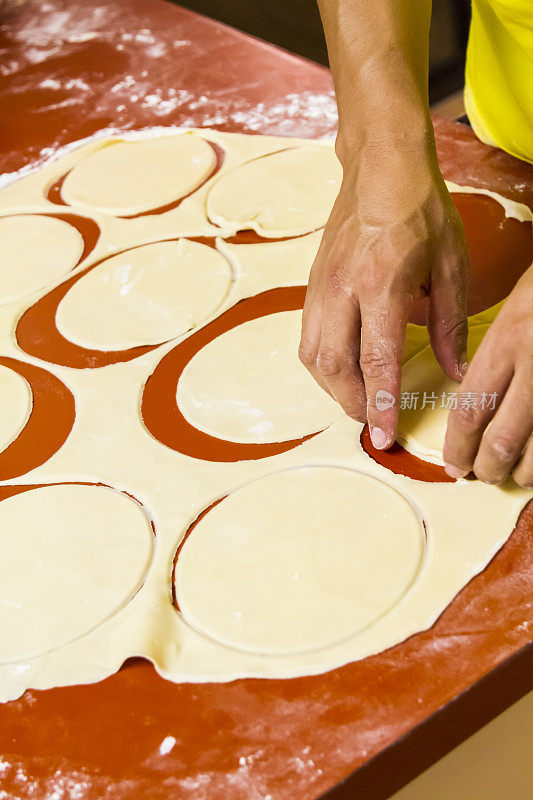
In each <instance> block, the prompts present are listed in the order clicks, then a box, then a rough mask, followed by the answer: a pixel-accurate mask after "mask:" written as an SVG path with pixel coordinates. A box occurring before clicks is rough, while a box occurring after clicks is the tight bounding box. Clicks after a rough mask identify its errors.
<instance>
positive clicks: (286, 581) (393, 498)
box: [175, 467, 424, 655]
mask: <svg viewBox="0 0 533 800" xmlns="http://www.w3.org/2000/svg"><path fill="white" fill-rule="evenodd" d="M423 552H424V534H423V528H422V525H421V523H420V519H419V518H418V516H417V514H416V512H415V510H414V508H413V507H412V506H411V505H410V503H409V502H408V501H407V500H406V499H405V498H404V497H403V496H402V495H401V494H400V493H399V492H397V491H395V490H394V489H392V488H391V487H390V486H387V484H385V483H383V482H382V481H380V480H377V479H376V478H373V477H370V476H369V475H365V474H364V473H361V472H355V471H351V470H344V469H338V468H335V467H312V468H304V469H295V470H289V471H285V472H278V473H275V474H274V475H270V476H269V477H266V478H262V479H261V480H259V481H256V482H254V483H251V484H248V485H247V486H245V487H243V488H242V489H238V490H237V491H236V492H234V493H233V494H231V495H229V497H227V498H226V499H225V500H223V501H222V502H221V503H219V504H218V505H217V506H216V507H215V508H213V509H212V510H211V511H210V512H209V513H208V514H206V515H205V516H204V517H203V518H202V519H201V520H200V522H199V523H198V525H197V526H196V528H195V529H194V530H193V531H192V533H191V535H190V536H189V537H188V539H187V541H186V542H185V544H184V546H183V548H182V550H181V553H180V555H179V558H178V561H177V570H176V583H175V588H176V595H177V599H178V603H179V605H180V609H181V612H182V613H183V615H184V617H185V619H186V620H187V621H188V622H189V623H190V624H191V625H193V627H195V628H197V629H198V630H200V631H202V632H204V633H205V634H206V635H207V636H210V637H212V638H213V639H215V640H217V641H219V642H221V643H223V644H226V645H229V646H230V647H236V648H238V649H242V650H245V651H248V652H259V653H265V654H271V655H275V654H280V653H283V654H287V653H301V652H309V651H310V650H316V649H318V648H322V647H327V646H328V645H329V646H331V645H333V644H335V643H337V642H340V641H342V640H344V639H346V638H347V637H349V636H353V635H354V634H356V633H357V632H358V631H360V630H361V629H363V628H365V627H367V626H368V625H370V624H371V623H372V622H374V621H375V620H376V619H377V618H378V617H380V616H382V615H383V614H384V613H386V612H387V611H388V610H389V609H390V608H391V607H392V606H394V605H395V604H396V603H397V602H398V600H399V599H400V598H401V597H402V595H404V594H405V592H406V591H407V590H408V588H409V586H410V585H411V584H412V583H413V581H414V579H415V577H416V574H417V572H418V570H419V568H420V564H421V561H422V557H423Z"/></svg>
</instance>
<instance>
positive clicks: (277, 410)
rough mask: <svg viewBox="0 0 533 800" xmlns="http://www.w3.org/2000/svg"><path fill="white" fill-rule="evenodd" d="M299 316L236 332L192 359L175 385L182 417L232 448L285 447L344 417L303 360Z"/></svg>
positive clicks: (271, 318) (285, 315) (281, 316)
mask: <svg viewBox="0 0 533 800" xmlns="http://www.w3.org/2000/svg"><path fill="white" fill-rule="evenodd" d="M301 323H302V312H301V311H283V312H280V313H278V314H269V315H268V316H265V317H260V318H259V319H254V320H252V321H250V322H245V323H243V324H242V325H238V326H237V327H236V328H232V329H231V330H230V331H228V332H227V333H224V334H222V335H221V336H219V337H218V338H217V339H214V340H213V341H212V342H210V343H209V344H208V345H206V346H205V347H204V348H203V349H202V350H200V352H199V353H197V355H196V356H195V357H194V358H192V359H191V361H190V362H189V364H187V366H186V368H185V369H184V371H183V374H182V376H181V378H180V381H179V383H178V393H177V402H178V406H179V408H180V411H181V413H182V414H183V416H184V417H185V418H186V419H187V421H188V422H190V424H191V425H194V427H195V428H198V429H199V430H202V431H204V432H205V433H208V434H210V435H211V436H216V437H217V438H219V439H226V440H229V441H232V442H243V443H251V442H259V443H264V442H284V441H288V440H291V439H298V438H300V437H302V436H306V435H308V434H310V433H315V432H316V431H319V430H323V429H324V428H326V427H327V426H328V425H331V423H332V422H333V421H334V420H335V419H338V418H339V416H340V414H342V411H340V409H339V406H338V405H337V403H335V401H334V400H332V398H331V397H330V396H329V395H328V394H326V392H324V391H323V390H322V389H321V388H320V387H319V386H318V385H317V384H316V383H315V381H314V380H313V378H312V377H311V375H310V374H309V373H308V371H307V370H306V369H305V367H304V366H302V364H301V363H300V361H299V360H298V341H299V338H300V329H301Z"/></svg>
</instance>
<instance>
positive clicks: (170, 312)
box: [56, 239, 232, 350]
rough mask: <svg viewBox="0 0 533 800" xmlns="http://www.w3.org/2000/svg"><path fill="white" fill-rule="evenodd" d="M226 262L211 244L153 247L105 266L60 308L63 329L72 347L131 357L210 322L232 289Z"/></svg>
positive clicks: (80, 283) (90, 275)
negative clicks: (131, 352) (142, 347)
mask: <svg viewBox="0 0 533 800" xmlns="http://www.w3.org/2000/svg"><path fill="white" fill-rule="evenodd" d="M231 280H232V273H231V267H230V266H229V264H228V262H227V261H226V259H225V258H224V256H222V255H221V254H220V253H219V252H218V251H217V250H214V249H213V248H212V247H208V246H207V245H203V244H198V243H197V242H189V241H187V240H186V239H180V240H179V241H178V242H175V241H174V242H156V243H155V244H147V245H144V246H143V247H137V248H135V249H134V250H128V251H127V252H125V253H120V255H117V256H113V257H112V258H109V259H107V260H106V261H104V262H103V263H102V264H100V265H99V266H98V267H95V268H94V269H93V270H91V271H90V272H88V273H87V274H86V275H84V277H83V278H81V279H80V280H79V281H77V282H76V283H75V284H74V286H73V287H72V289H71V290H70V291H69V292H68V293H67V294H66V295H65V297H64V298H63V300H62V301H61V303H60V304H59V307H58V310H57V314H56V325H57V328H58V330H59V331H60V332H61V333H62V334H63V336H65V337H66V338H67V339H69V340H70V341H71V342H74V343H75V344H79V345H81V346H82V347H89V348H94V349H96V350H126V349H128V348H130V347H137V346H138V345H144V344H159V343H161V342H166V341H168V340H169V339H173V338H174V337H176V336H179V335H181V334H182V333H185V332H186V331H188V330H190V329H191V328H193V327H195V326H196V325H198V324H199V323H201V322H203V321H204V320H205V319H206V318H207V317H209V316H210V315H211V314H212V313H213V312H214V311H216V309H217V308H218V306H219V305H220V304H221V303H222V301H223V300H224V298H225V296H226V294H227V293H228V291H229V288H230V286H231Z"/></svg>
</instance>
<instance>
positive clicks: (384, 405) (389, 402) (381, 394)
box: [376, 389, 395, 411]
mask: <svg viewBox="0 0 533 800" xmlns="http://www.w3.org/2000/svg"><path fill="white" fill-rule="evenodd" d="M394 403H395V400H394V395H392V394H391V393H390V392H387V391H385V389H378V391H377V392H376V408H377V410H378V411H386V410H387V409H388V408H391V406H393V405H394Z"/></svg>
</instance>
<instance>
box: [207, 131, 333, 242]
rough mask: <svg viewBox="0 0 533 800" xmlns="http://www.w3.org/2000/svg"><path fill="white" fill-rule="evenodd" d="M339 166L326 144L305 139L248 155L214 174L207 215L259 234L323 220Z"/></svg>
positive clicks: (290, 231) (295, 230)
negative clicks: (304, 142)
mask: <svg viewBox="0 0 533 800" xmlns="http://www.w3.org/2000/svg"><path fill="white" fill-rule="evenodd" d="M341 179H342V169H341V165H340V164H339V161H338V159H337V157H336V155H335V151H334V149H333V148H332V147H322V146H320V145H305V146H303V147H294V148H291V149H290V150H283V151H281V152H279V153H272V154H270V155H267V156H264V157H262V158H256V159H255V160H253V161H248V162H246V163H245V164H243V165H242V166H239V167H237V168H236V169H234V170H232V171H231V172H229V173H227V174H226V175H223V176H221V177H220V179H219V180H218V181H216V183H215V184H214V185H213V188H212V189H211V191H210V192H209V195H208V198H207V214H208V216H209V219H210V220H211V221H212V222H214V223H215V224H217V225H220V226H221V227H225V226H227V225H232V226H234V227H237V228H240V229H248V228H251V229H253V230H255V231H257V233H259V234H261V235H262V236H270V237H278V236H297V235H299V234H303V233H309V232H310V231H314V230H316V229H317V228H321V227H323V226H324V225H325V224H326V221H327V219H328V217H329V214H330V211H331V209H332V206H333V203H334V202H335V198H336V197H337V194H338V192H339V187H340V184H341Z"/></svg>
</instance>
